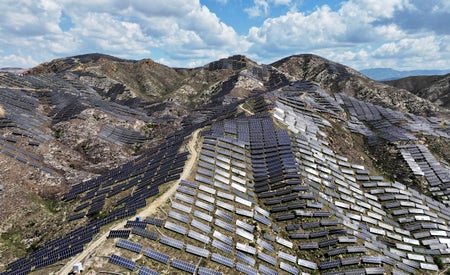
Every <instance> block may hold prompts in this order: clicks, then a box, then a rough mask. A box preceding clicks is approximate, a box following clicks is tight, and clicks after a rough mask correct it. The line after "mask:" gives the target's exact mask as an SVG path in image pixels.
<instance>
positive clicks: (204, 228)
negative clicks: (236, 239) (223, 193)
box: [191, 219, 211, 233]
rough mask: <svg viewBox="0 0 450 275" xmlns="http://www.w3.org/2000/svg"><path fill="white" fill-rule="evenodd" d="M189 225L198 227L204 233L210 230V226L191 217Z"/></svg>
mask: <svg viewBox="0 0 450 275" xmlns="http://www.w3.org/2000/svg"><path fill="white" fill-rule="evenodd" d="M191 226H193V227H195V228H197V229H200V230H201V231H203V232H205V233H209V232H211V227H210V226H209V225H207V224H204V223H202V222H200V221H197V220H196V219H192V221H191Z"/></svg>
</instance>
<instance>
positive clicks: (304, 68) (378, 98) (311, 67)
mask: <svg viewBox="0 0 450 275" xmlns="http://www.w3.org/2000/svg"><path fill="white" fill-rule="evenodd" d="M272 66H274V67H276V68H278V69H279V70H281V71H283V72H285V73H286V74H288V75H290V76H291V77H292V78H294V79H297V80H307V81H314V82H317V83H318V84H320V86H321V87H322V88H323V89H325V90H327V91H329V92H332V93H338V92H344V93H346V94H348V95H351V96H354V97H356V98H358V99H360V100H363V101H367V102H371V103H374V104H378V105H381V106H385V107H390V108H393V109H397V110H401V111H407V112H411V113H414V114H420V115H433V114H436V113H437V112H439V108H438V107H437V106H436V105H434V104H432V103H431V102H430V101H428V100H426V99H422V98H420V97H418V96H416V95H414V94H412V93H410V92H408V91H407V90H404V89H398V88H394V87H392V86H389V85H386V84H384V83H381V82H377V81H374V80H371V79H369V78H367V77H365V76H364V75H362V74H361V73H359V72H357V71H355V70H353V69H351V68H349V67H346V66H344V65H341V64H338V63H335V62H332V61H329V60H327V59H324V58H322V57H319V56H316V55H311V54H304V55H295V56H290V57H287V58H285V59H281V60H280V61H277V62H274V63H273V64H272Z"/></svg>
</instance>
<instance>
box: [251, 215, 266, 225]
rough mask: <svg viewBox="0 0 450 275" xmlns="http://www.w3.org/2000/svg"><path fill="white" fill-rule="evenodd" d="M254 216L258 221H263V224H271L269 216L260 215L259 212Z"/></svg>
mask: <svg viewBox="0 0 450 275" xmlns="http://www.w3.org/2000/svg"><path fill="white" fill-rule="evenodd" d="M253 218H254V219H255V220H256V221H258V222H260V223H262V224H264V225H267V226H269V225H270V220H269V219H268V218H266V217H264V216H262V215H259V214H257V213H255V214H254V216H253Z"/></svg>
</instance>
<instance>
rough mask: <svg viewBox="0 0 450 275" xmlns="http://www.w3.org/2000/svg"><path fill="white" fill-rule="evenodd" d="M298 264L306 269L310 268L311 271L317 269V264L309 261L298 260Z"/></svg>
mask: <svg viewBox="0 0 450 275" xmlns="http://www.w3.org/2000/svg"><path fill="white" fill-rule="evenodd" d="M297 264H298V265H299V266H303V267H306V268H309V269H313V270H316V269H317V264H316V263H314V262H310V261H307V260H303V259H298V261H297Z"/></svg>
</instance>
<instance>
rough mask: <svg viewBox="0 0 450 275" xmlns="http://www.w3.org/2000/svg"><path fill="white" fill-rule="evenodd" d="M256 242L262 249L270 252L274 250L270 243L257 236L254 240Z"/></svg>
mask: <svg viewBox="0 0 450 275" xmlns="http://www.w3.org/2000/svg"><path fill="white" fill-rule="evenodd" d="M256 243H257V244H259V245H260V246H262V247H263V248H264V249H266V250H268V251H270V252H274V248H273V246H272V245H271V244H269V243H268V242H266V241H265V240H263V239H260V238H258V239H257V240H256Z"/></svg>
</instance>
